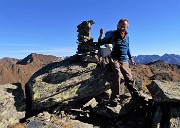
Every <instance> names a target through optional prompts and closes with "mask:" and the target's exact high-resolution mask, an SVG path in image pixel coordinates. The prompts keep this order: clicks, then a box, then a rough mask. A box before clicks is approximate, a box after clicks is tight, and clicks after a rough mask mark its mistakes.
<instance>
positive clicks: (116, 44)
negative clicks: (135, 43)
mask: <svg viewBox="0 0 180 128" xmlns="http://www.w3.org/2000/svg"><path fill="white" fill-rule="evenodd" d="M112 40H113V41H112ZM98 43H100V44H109V43H112V44H113V51H112V53H111V56H112V58H113V59H114V60H118V61H121V62H128V58H127V57H129V59H130V58H132V56H131V53H130V47H129V36H128V33H127V32H126V35H125V37H124V39H122V37H121V34H120V32H119V31H118V30H115V31H112V32H111V35H110V34H108V37H107V36H105V37H104V38H103V39H102V40H98Z"/></svg>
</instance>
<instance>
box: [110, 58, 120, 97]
mask: <svg viewBox="0 0 180 128" xmlns="http://www.w3.org/2000/svg"><path fill="white" fill-rule="evenodd" d="M111 66H112V70H113V83H112V86H111V91H112V93H111V97H110V99H115V98H117V97H118V96H119V94H120V82H121V78H122V77H123V76H122V73H121V71H120V63H119V62H118V61H117V60H114V61H113V62H111Z"/></svg>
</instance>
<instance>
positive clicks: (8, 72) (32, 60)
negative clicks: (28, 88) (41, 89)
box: [0, 53, 63, 85]
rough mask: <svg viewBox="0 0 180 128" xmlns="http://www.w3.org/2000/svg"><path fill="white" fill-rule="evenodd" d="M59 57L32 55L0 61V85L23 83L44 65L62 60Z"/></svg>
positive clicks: (6, 58)
mask: <svg viewBox="0 0 180 128" xmlns="http://www.w3.org/2000/svg"><path fill="white" fill-rule="evenodd" d="M62 59H63V58H61V57H55V56H51V55H43V54H36V53H32V54H30V55H28V56H27V57H25V58H24V59H22V60H19V59H15V58H8V57H5V58H2V59H0V85H4V84H7V83H21V84H22V85H25V83H26V82H27V81H28V80H29V78H30V77H31V76H32V75H33V74H34V73H35V72H36V71H37V70H39V69H41V68H42V67H44V66H45V65H47V64H49V63H51V62H53V61H56V60H62Z"/></svg>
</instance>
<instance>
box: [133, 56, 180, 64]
mask: <svg viewBox="0 0 180 128" xmlns="http://www.w3.org/2000/svg"><path fill="white" fill-rule="evenodd" d="M133 58H134V60H135V61H136V63H137V64H147V63H150V62H154V61H157V60H162V61H164V62H166V63H169V64H178V65H180V55H176V54H164V55H162V56H159V55H138V56H134V57H133Z"/></svg>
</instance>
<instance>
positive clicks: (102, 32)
mask: <svg viewBox="0 0 180 128" xmlns="http://www.w3.org/2000/svg"><path fill="white" fill-rule="evenodd" d="M103 34H104V29H103V28H101V29H100V35H99V38H98V44H99V45H103V44H104V43H103V40H102V36H103Z"/></svg>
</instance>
